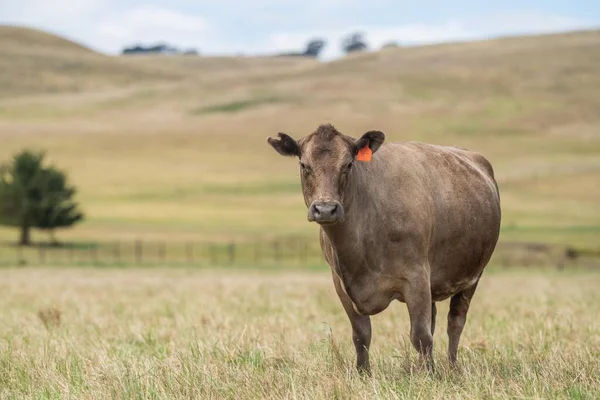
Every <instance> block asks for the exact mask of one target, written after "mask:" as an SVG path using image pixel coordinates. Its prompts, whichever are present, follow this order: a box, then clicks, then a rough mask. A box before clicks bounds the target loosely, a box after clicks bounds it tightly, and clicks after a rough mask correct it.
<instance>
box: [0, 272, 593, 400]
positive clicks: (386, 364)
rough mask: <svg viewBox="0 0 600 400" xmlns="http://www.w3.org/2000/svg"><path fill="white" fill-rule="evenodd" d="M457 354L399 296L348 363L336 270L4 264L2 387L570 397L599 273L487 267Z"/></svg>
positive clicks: (575, 394) (587, 358)
mask: <svg viewBox="0 0 600 400" xmlns="http://www.w3.org/2000/svg"><path fill="white" fill-rule="evenodd" d="M489 272H490V273H488V274H486V275H484V278H483V280H482V282H481V285H480V287H479V289H478V292H477V293H476V295H475V298H474V300H473V302H472V306H471V310H470V313H469V318H468V322H467V325H466V328H465V331H464V334H463V338H462V342H461V347H460V350H459V362H460V367H459V369H458V370H452V369H451V368H450V367H449V366H448V362H447V360H446V356H445V352H446V346H447V339H446V335H445V325H446V324H445V314H446V312H447V309H448V304H447V302H443V303H439V304H438V310H439V311H438V327H437V331H436V333H435V336H434V337H435V360H436V372H435V373H434V374H433V375H429V374H427V373H426V372H425V371H422V370H420V369H419V368H418V363H417V362H416V361H417V357H416V353H415V351H414V350H413V349H412V348H411V345H410V341H409V340H408V332H409V322H408V315H407V312H406V308H405V307H404V305H402V304H399V303H395V304H392V306H391V307H390V308H388V309H387V310H386V311H384V312H383V313H381V314H379V315H377V316H375V317H373V343H372V356H371V357H372V361H373V376H372V377H371V378H361V377H360V376H359V375H358V374H357V373H356V372H355V370H354V349H353V346H352V343H351V331H350V326H349V323H348V321H347V319H346V316H345V314H344V312H343V310H342V308H341V305H340V304H339V302H338V299H337V298H336V296H335V294H334V290H333V287H332V284H331V282H330V276H329V274H327V273H298V272H296V273H261V272H251V271H245V272H239V271H228V272H227V271H218V270H213V271H198V270H187V269H175V270H164V269H151V270H136V269H132V270H122V269H102V270H98V269H90V270H81V269H52V268H48V269H4V270H3V271H2V274H1V276H0V291H1V293H3V295H2V296H1V297H0V315H2V324H0V397H1V398H95V399H98V398H108V397H116V398H165V399H166V398H169V399H173V398H215V399H217V398H218V399H223V398H231V399H255V398H302V399H304V398H305V399H308V398H311V399H331V398H362V399H371V398H411V399H412V398H427V399H431V398H433V399H438V398H439V399H442V398H443V399H446V398H457V399H458V398H460V399H465V398H577V399H593V398H598V396H599V395H600V389H599V388H600V323H599V322H598V320H597V318H596V316H597V315H598V314H599V313H600V294H599V292H598V290H597V288H598V285H599V284H600V274H598V273H597V272H589V271H588V272H581V271H580V272H565V273H559V272H556V271H548V270H544V271H541V270H529V271H523V270H511V271H509V272H507V271H502V270H498V269H491V270H490V271H489Z"/></svg>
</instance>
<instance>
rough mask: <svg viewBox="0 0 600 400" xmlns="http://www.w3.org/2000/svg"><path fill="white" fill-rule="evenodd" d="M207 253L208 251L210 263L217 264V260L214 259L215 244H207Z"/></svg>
mask: <svg viewBox="0 0 600 400" xmlns="http://www.w3.org/2000/svg"><path fill="white" fill-rule="evenodd" d="M208 253H209V258H210V265H216V264H217V262H216V261H217V260H216V258H217V257H216V256H217V254H216V250H215V245H214V244H212V243H211V244H209V245H208Z"/></svg>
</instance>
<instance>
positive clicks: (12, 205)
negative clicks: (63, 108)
mask: <svg viewBox="0 0 600 400" xmlns="http://www.w3.org/2000/svg"><path fill="white" fill-rule="evenodd" d="M43 161H44V153H35V152H32V151H29V150H25V151H22V152H20V153H18V154H17V155H15V156H14V157H13V160H12V161H11V162H10V163H7V164H4V165H2V166H0V225H8V226H16V227H19V229H20V230H21V234H20V239H19V244H20V245H29V244H31V234H30V233H31V229H32V228H38V229H42V230H46V231H48V232H49V233H50V235H51V237H52V241H53V242H54V241H55V239H54V230H55V229H56V228H65V227H69V226H72V225H73V224H75V223H77V222H79V221H81V220H82V219H83V214H82V213H81V212H80V211H79V209H78V205H77V203H76V202H75V201H73V199H72V198H73V196H74V195H75V192H76V190H75V188H74V187H73V186H70V185H69V184H68V182H67V176H66V174H65V173H64V172H63V171H61V170H58V169H56V168H54V167H46V166H44V165H43Z"/></svg>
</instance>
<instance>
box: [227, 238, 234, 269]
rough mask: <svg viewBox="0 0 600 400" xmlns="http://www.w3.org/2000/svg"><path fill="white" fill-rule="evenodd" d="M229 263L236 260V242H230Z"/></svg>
mask: <svg viewBox="0 0 600 400" xmlns="http://www.w3.org/2000/svg"><path fill="white" fill-rule="evenodd" d="M228 249H229V264H233V263H234V262H235V243H233V242H232V243H230V244H229V248H228Z"/></svg>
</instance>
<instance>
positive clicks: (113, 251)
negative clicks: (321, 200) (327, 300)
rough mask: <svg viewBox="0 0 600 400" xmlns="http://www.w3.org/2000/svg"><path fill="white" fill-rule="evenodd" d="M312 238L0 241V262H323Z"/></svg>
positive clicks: (141, 264) (94, 263)
mask: <svg viewBox="0 0 600 400" xmlns="http://www.w3.org/2000/svg"><path fill="white" fill-rule="evenodd" d="M323 262H324V261H323V257H322V255H321V249H320V247H319V243H318V240H317V239H316V238H312V239H311V238H306V237H283V238H276V239H264V240H256V241H252V242H249V241H230V242H219V243H211V242H191V241H190V242H169V241H143V240H136V241H114V242H95V243H73V244H64V245H60V246H51V245H37V246H29V247H23V246H16V245H12V244H6V243H4V244H0V264H2V265H57V266H58V265H107V266H108V265H133V266H149V265H165V266H167V265H190V266H194V265H197V266H201V265H242V264H244V265H269V264H273V265H275V264H298V265H312V264H322V263H323Z"/></svg>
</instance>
